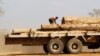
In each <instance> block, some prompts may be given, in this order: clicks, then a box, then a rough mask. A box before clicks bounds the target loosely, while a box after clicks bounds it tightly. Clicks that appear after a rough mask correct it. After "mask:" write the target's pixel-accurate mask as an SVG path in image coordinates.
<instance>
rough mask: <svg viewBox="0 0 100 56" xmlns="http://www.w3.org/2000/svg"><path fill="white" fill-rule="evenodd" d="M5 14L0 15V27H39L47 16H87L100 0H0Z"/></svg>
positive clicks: (46, 19) (97, 5)
mask: <svg viewBox="0 0 100 56" xmlns="http://www.w3.org/2000/svg"><path fill="white" fill-rule="evenodd" d="M1 1H2V3H3V6H2V7H4V9H5V14H4V15H3V16H2V17H0V28H3V29H4V28H6V29H11V28H22V27H23V28H24V27H26V28H31V27H32V28H34V27H35V28H39V27H40V24H44V23H48V18H49V17H51V16H58V17H59V18H60V19H59V20H58V21H60V20H61V17H63V16H88V12H90V11H91V10H92V9H94V8H96V9H97V8H100V6H99V5H100V0H1Z"/></svg>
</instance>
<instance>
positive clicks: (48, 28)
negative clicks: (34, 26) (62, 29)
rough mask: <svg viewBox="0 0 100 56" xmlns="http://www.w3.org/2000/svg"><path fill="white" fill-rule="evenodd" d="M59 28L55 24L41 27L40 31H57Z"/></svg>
mask: <svg viewBox="0 0 100 56" xmlns="http://www.w3.org/2000/svg"><path fill="white" fill-rule="evenodd" d="M58 28H59V26H58V25H57V24H44V25H41V30H57V29H58Z"/></svg>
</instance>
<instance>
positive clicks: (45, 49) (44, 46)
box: [43, 44, 49, 53]
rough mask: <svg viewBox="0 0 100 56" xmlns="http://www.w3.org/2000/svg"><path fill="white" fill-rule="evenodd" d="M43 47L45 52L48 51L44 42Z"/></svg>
mask: <svg viewBox="0 0 100 56" xmlns="http://www.w3.org/2000/svg"><path fill="white" fill-rule="evenodd" d="M43 49H44V51H45V52H46V53H49V52H48V50H47V44H44V45H43Z"/></svg>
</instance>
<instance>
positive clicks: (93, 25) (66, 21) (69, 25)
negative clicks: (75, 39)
mask: <svg viewBox="0 0 100 56" xmlns="http://www.w3.org/2000/svg"><path fill="white" fill-rule="evenodd" d="M60 29H66V30H87V31H92V30H93V31H100V18H95V17H63V19H62V24H61V25H60Z"/></svg>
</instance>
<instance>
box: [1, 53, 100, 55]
mask: <svg viewBox="0 0 100 56" xmlns="http://www.w3.org/2000/svg"><path fill="white" fill-rule="evenodd" d="M2 56H100V53H80V54H12V55H11V54H10V55H2Z"/></svg>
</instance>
